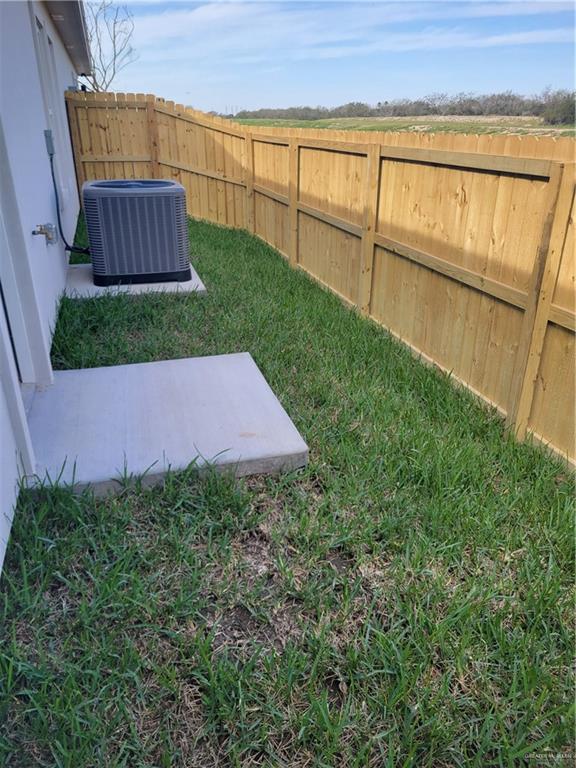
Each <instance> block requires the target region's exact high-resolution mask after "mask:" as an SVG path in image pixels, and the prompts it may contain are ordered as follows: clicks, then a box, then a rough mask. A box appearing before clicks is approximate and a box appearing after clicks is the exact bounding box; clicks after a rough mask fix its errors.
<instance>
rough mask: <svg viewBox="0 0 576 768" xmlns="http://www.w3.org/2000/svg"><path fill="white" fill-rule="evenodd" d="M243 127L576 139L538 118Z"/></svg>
mask: <svg viewBox="0 0 576 768" xmlns="http://www.w3.org/2000/svg"><path fill="white" fill-rule="evenodd" d="M237 122H239V123H243V124H244V125H261V126H271V127H275V128H333V129H336V130H340V131H341V130H349V131H411V132H414V131H415V132H418V133H446V132H450V133H472V134H476V133H506V134H526V135H538V136H542V135H547V136H574V135H576V129H575V127H574V126H573V125H546V123H544V122H543V121H542V120H541V119H540V118H537V117H490V116H489V117H484V118H482V117H458V116H454V117H434V116H432V117H430V116H424V117H327V118H322V119H320V120H282V119H266V118H245V119H240V120H237Z"/></svg>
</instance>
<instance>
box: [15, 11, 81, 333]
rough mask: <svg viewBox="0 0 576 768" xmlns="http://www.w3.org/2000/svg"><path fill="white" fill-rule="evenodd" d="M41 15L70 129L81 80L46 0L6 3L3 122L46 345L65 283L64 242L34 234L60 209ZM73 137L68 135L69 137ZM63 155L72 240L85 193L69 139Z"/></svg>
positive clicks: (66, 223) (59, 117) (65, 211)
mask: <svg viewBox="0 0 576 768" xmlns="http://www.w3.org/2000/svg"><path fill="white" fill-rule="evenodd" d="M34 17H36V18H38V20H39V21H40V23H41V24H42V25H43V27H44V29H45V31H46V34H47V35H48V37H49V38H50V40H51V42H52V50H53V53H54V57H53V59H54V63H55V74H56V83H57V88H58V90H59V91H60V92H61V94H62V99H61V103H60V105H59V114H56V115H55V120H56V121H58V122H59V123H60V125H61V126H64V128H66V129H67V120H66V113H65V104H64V95H63V94H64V91H65V90H66V88H68V87H69V86H71V85H73V84H74V83H75V81H76V75H75V73H74V69H73V66H72V63H71V61H70V59H69V57H68V54H67V52H66V50H65V48H64V47H63V45H62V43H61V41H60V38H59V37H58V35H57V33H56V30H55V28H54V26H53V24H52V22H51V20H50V18H49V17H48V15H47V14H46V11H45V9H44V6H43V5H41V4H40V3H24V2H7V3H0V30H2V31H1V33H0V34H1V45H0V119H1V120H2V124H3V128H4V135H5V138H6V143H7V146H8V153H9V162H10V165H11V170H12V177H13V179H14V185H15V188H16V200H17V205H18V208H19V214H20V220H21V222H22V227H23V230H24V232H25V233H26V236H27V243H26V247H27V251H28V254H29V259H30V265H31V268H32V274H33V278H34V283H35V285H36V286H37V289H38V299H39V303H40V311H41V316H42V324H43V329H44V335H45V340H46V344H47V345H48V346H49V344H50V338H51V331H52V329H53V328H54V323H55V320H56V311H57V301H58V297H59V295H60V294H61V293H62V290H63V288H64V284H65V273H66V265H67V261H68V259H67V256H66V253H65V251H64V245H63V243H62V242H59V243H58V244H57V245H47V244H46V241H45V239H44V237H41V236H34V235H32V234H31V232H32V230H33V229H34V227H35V226H36V224H43V223H45V222H55V221H56V209H55V202H54V193H53V191H52V182H51V179H50V166H49V162H48V155H47V153H46V145H45V142H44V133H43V132H44V129H45V128H48V116H47V114H46V107H45V97H44V94H43V90H42V81H41V78H40V71H39V65H38V60H37V53H36V45H35V37H34V36H35V32H36V30H35V29H34V26H33V25H34V23H35V18H34ZM65 135H66V134H65ZM57 150H60V151H59V152H58V154H59V155H60V156H59V157H56V163H57V167H58V174H59V177H60V179H61V193H62V194H61V197H62V200H61V203H62V208H61V213H62V224H63V228H64V234H65V235H66V237H67V238H71V237H72V236H73V233H74V228H75V224H76V218H77V216H78V196H77V192H76V181H75V174H74V164H73V158H72V150H71V147H70V142H69V141H67V142H65V143H64V142H61V145H60V147H57Z"/></svg>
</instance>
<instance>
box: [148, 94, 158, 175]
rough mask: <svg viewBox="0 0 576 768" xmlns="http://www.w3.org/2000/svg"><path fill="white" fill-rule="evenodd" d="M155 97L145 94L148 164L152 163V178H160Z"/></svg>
mask: <svg viewBox="0 0 576 768" xmlns="http://www.w3.org/2000/svg"><path fill="white" fill-rule="evenodd" d="M155 105H156V96H154V95H153V94H151V93H148V94H146V124H147V127H148V144H149V147H150V162H151V163H152V178H153V179H158V178H160V162H159V160H160V136H159V133H158V113H157V112H156V109H155Z"/></svg>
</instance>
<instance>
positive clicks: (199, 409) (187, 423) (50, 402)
mask: <svg viewBox="0 0 576 768" xmlns="http://www.w3.org/2000/svg"><path fill="white" fill-rule="evenodd" d="M54 376H55V382H54V384H53V385H52V386H50V387H47V388H45V389H40V388H38V389H37V390H36V392H35V393H34V396H33V398H32V399H31V401H30V402H29V405H28V422H29V426H30V432H31V435H32V442H33V445H34V448H35V452H36V461H37V476H38V477H37V479H36V482H37V481H38V480H40V481H41V480H44V479H47V478H50V479H51V480H52V481H55V480H56V479H58V478H59V479H60V482H62V483H67V484H74V485H75V486H76V487H77V488H78V489H80V488H82V487H84V486H86V485H91V486H93V487H94V489H95V490H96V491H97V492H99V493H105V492H107V491H109V490H113V489H114V488H118V483H117V482H116V481H117V480H118V479H119V478H120V477H121V476H122V475H123V474H124V472H125V471H126V472H127V473H129V474H132V475H143V474H144V473H146V478H145V482H147V483H154V482H157V481H159V480H160V479H161V478H162V476H163V475H164V473H165V472H166V471H167V469H168V468H169V467H171V468H172V469H173V470H179V469H185V468H186V467H187V466H188V465H189V464H190V463H191V462H192V461H194V460H195V459H197V462H198V465H199V466H201V467H202V466H205V465H206V463H213V464H215V465H216V466H217V467H218V468H229V469H230V470H231V471H234V472H235V474H236V475H248V474H259V473H277V472H283V471H288V470H292V469H296V468H297V467H301V466H303V465H305V464H306V463H307V459H308V448H307V446H306V443H305V442H304V440H303V439H302V437H301V436H300V434H299V432H298V431H297V429H296V427H295V426H294V424H293V423H292V421H291V420H290V418H289V416H288V415H287V413H286V412H285V411H284V409H283V408H282V406H281V405H280V403H279V401H278V399H277V398H276V396H275V395H274V393H273V392H272V390H271V389H270V387H269V386H268V384H267V382H266V380H265V379H264V377H263V376H262V374H261V373H260V371H259V370H258V367H257V366H256V363H255V362H254V360H253V359H252V356H251V355H250V354H248V353H240V354H234V355H217V356H212V357H195V358H184V359H181V360H167V361H162V362H155V363H140V364H136V365H119V366H110V367H105V368H91V369H90V368H87V369H82V370H74V371H56V372H55V374H54ZM32 484H34V483H33V482H32Z"/></svg>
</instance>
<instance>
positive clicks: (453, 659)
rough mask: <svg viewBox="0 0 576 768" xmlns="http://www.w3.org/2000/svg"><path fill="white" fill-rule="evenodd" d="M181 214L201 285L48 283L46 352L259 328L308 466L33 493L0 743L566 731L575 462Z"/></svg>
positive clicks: (260, 258)
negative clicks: (62, 291)
mask: <svg viewBox="0 0 576 768" xmlns="http://www.w3.org/2000/svg"><path fill="white" fill-rule="evenodd" d="M190 235H191V247H192V256H193V261H194V264H195V266H196V268H197V270H198V272H199V274H200V276H201V277H202V279H203V280H204V281H205V283H206V285H207V287H208V295H207V296H205V297H196V296H193V295H181V296H174V295H172V296H170V295H167V296H160V295H150V296H145V297H140V298H129V297H125V296H118V297H104V298H99V299H91V300H86V301H83V302H78V301H72V300H69V299H64V300H63V302H62V305H61V308H60V314H59V319H58V325H57V328H56V333H55V337H54V343H53V362H54V365H55V367H56V368H60V369H63V368H77V367H82V366H86V367H90V366H98V365H113V364H117V363H135V362H143V361H150V360H159V359H165V358H173V357H182V356H187V355H207V354H215V353H226V352H238V351H249V352H251V353H252V355H253V356H254V358H255V360H256V362H257V364H258V365H259V367H260V369H261V370H262V372H263V374H264V375H265V376H266V378H267V380H268V382H269V383H270V385H271V386H272V388H273V389H274V391H275V392H276V393H277V395H278V397H279V398H280V400H281V401H282V403H283V405H284V406H285V408H286V409H287V411H288V413H289V415H290V416H291V417H292V419H293V420H294V422H295V423H296V425H297V427H298V428H299V430H300V431H301V432H302V434H303V436H304V437H305V439H306V440H307V442H308V444H309V446H310V463H309V466H308V467H307V468H306V469H305V470H303V471H299V472H297V473H294V474H291V475H285V476H282V477H258V478H252V479H247V480H242V481H238V482H234V481H233V480H231V479H227V478H226V477H222V476H216V475H208V476H204V477H203V478H201V479H199V478H198V477H197V476H196V475H195V473H194V471H193V470H190V471H189V472H187V473H183V474H180V475H172V476H169V477H168V478H167V481H166V485H165V487H164V488H162V489H159V488H156V489H143V488H139V487H138V486H137V487H136V488H134V489H125V490H124V491H123V492H122V493H121V494H120V495H119V496H117V497H115V498H111V499H108V500H101V499H100V500H97V499H94V498H93V497H92V496H91V495H89V494H85V495H83V496H81V497H76V496H73V495H71V494H70V493H69V492H68V491H67V490H65V489H58V488H53V489H45V490H43V491H41V492H39V493H37V494H35V495H33V494H32V493H30V492H26V493H22V494H21V498H20V506H19V509H18V512H17V514H16V519H15V524H14V529H13V534H12V538H11V542H10V546H9V551H8V554H7V560H6V565H5V569H4V574H3V576H2V581H1V588H0V599H1V606H2V617H1V622H0V633H1V644H0V649H1V654H0V659H1V662H0V691H1V698H0V707H1V708H0V722H1V726H0V764H2V765H6V766H19V767H20V766H54V765H56V766H69V767H70V768H80V767H83V766H106V768H109V767H110V766H114V767H116V766H127V767H129V768H132V767H133V766H135V767H137V768H138V767H139V766H150V767H152V766H187V767H190V766H196V767H198V768H200V767H201V768H210V766H242V767H243V768H247V767H248V766H273V767H276V766H290V767H291V768H298V767H302V768H304V766H306V767H307V768H308V767H314V768H321V767H322V768H328V767H330V768H332V767H334V768H339V767H340V766H343V767H345V768H348V767H350V768H351V767H352V766H357V767H359V766H373V767H374V768H379V767H380V766H389V767H390V768H397V766H417V767H418V768H420V767H421V766H429V767H430V768H440V767H442V766H446V767H448V766H463V765H466V766H478V768H484V767H485V766H519V765H523V764H525V763H526V764H530V765H544V764H546V765H548V764H552V762H551V761H550V762H548V761H547V760H546V758H545V757H542V758H538V757H533V758H531V757H530V756H531V755H535V754H539V755H545V754H546V751H547V750H550V751H551V752H552V753H558V752H560V751H562V750H563V751H569V750H573V740H572V739H573V737H572V734H573V710H572V701H573V679H572V675H571V666H572V660H573V657H574V646H573V603H572V586H573V566H574V559H573V528H572V523H573V515H574V502H573V478H572V476H571V475H568V474H567V473H566V472H565V471H564V470H563V468H562V466H561V465H560V464H559V463H557V462H555V461H554V460H552V459H551V458H549V457H547V456H546V455H545V454H544V453H543V452H542V451H540V450H538V449H536V448H533V447H531V446H529V445H518V444H516V443H515V442H514V441H512V440H511V439H508V438H507V437H506V436H505V434H504V429H503V426H502V422H501V420H500V419H499V418H498V417H497V416H496V415H495V414H494V413H491V412H489V411H487V410H485V409H484V408H482V407H480V406H479V405H478V404H477V402H476V401H475V400H474V399H473V398H472V396H471V395H469V394H468V393H466V392H464V391H463V390H461V389H457V388H456V387H454V386H453V385H452V383H451V382H450V379H449V377H447V376H445V375H442V374H440V373H438V372H436V371H433V370H431V369H430V368H427V367H425V366H424V365H422V364H420V363H419V362H418V361H417V360H415V359H414V358H413V357H412V356H411V354H410V353H409V352H408V351H407V350H406V349H405V348H403V347H402V346H401V345H400V344H399V343H397V342H396V341H394V340H393V339H391V338H390V337H389V336H388V335H387V334H386V332H384V331H383V330H381V329H380V328H378V327H376V326H375V325H374V324H372V323H370V322H369V321H367V320H365V319H363V318H361V317H360V316H358V315H357V314H355V313H353V312H351V311H349V310H347V309H346V308H345V307H344V306H343V305H342V304H341V303H340V302H339V301H338V299H337V298H336V297H334V296H333V295H331V294H329V293H328V292H326V291H324V290H322V289H321V288H320V287H318V286H317V285H316V284H314V283H313V282H312V281H311V280H309V279H308V278H307V277H306V276H305V275H303V274H301V273H298V272H296V271H293V270H291V269H290V268H289V267H288V265H287V264H286V262H285V261H284V260H283V259H282V257H281V256H280V255H278V254H277V253H276V252H275V251H274V250H272V249H271V248H270V247H268V246H267V245H265V244H264V243H262V242H260V241H259V240H257V239H255V238H253V237H251V236H250V235H248V234H247V233H245V232H242V231H234V230H229V229H223V228H219V227H216V226H213V225H210V224H207V223H203V222H191V224H190ZM190 407H191V408H193V407H194V403H193V402H191V403H190ZM2 761H3V762H2Z"/></svg>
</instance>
